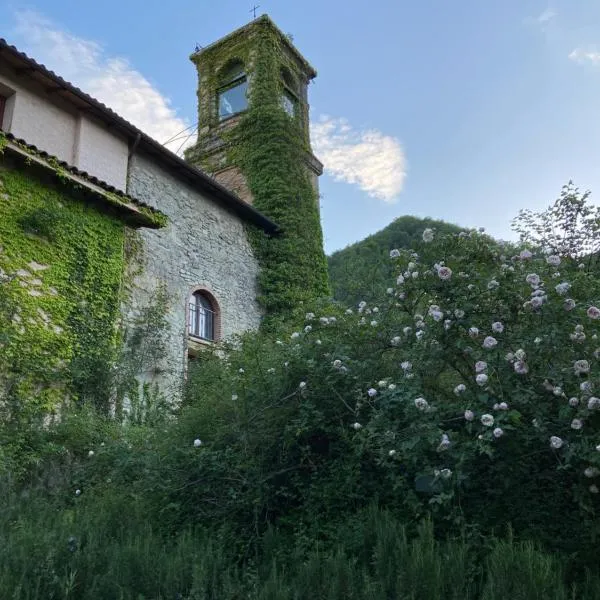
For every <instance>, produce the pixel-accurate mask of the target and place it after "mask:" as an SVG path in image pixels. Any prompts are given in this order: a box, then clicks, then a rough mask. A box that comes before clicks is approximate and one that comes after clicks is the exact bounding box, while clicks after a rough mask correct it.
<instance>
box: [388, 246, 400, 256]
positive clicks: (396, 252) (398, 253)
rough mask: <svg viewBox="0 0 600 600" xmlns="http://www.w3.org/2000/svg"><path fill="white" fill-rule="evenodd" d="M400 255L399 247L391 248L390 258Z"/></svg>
mask: <svg viewBox="0 0 600 600" xmlns="http://www.w3.org/2000/svg"><path fill="white" fill-rule="evenodd" d="M399 256H400V250H398V249H397V248H394V249H393V250H390V258H398V257H399Z"/></svg>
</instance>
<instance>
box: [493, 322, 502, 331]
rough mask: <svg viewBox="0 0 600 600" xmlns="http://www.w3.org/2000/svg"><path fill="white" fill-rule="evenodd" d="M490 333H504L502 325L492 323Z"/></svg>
mask: <svg viewBox="0 0 600 600" xmlns="http://www.w3.org/2000/svg"><path fill="white" fill-rule="evenodd" d="M492 331H493V332H494V333H502V332H503V331H504V325H503V324H502V323H500V321H496V322H495V323H492Z"/></svg>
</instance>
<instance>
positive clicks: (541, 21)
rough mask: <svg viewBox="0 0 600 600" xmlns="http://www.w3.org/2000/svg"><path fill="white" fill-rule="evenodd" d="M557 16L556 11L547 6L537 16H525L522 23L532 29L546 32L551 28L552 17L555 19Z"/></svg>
mask: <svg viewBox="0 0 600 600" xmlns="http://www.w3.org/2000/svg"><path fill="white" fill-rule="evenodd" d="M557 16H558V13H557V12H556V11H555V10H554V9H553V8H547V9H546V10H544V11H542V12H541V13H540V14H539V15H538V16H537V17H525V19H523V24H524V25H527V26H528V27H532V28H534V29H537V30H540V31H542V32H544V33H547V32H548V31H549V30H551V29H552V27H553V24H552V22H553V21H554V19H556V17H557Z"/></svg>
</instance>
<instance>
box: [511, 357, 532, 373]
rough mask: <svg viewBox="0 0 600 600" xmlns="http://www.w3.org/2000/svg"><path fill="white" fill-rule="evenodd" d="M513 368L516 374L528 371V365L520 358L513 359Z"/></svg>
mask: <svg viewBox="0 0 600 600" xmlns="http://www.w3.org/2000/svg"><path fill="white" fill-rule="evenodd" d="M513 368H514V370H515V373H516V374H517V375H526V374H527V373H528V372H529V367H528V366H527V363H525V361H522V360H515V362H514V364H513Z"/></svg>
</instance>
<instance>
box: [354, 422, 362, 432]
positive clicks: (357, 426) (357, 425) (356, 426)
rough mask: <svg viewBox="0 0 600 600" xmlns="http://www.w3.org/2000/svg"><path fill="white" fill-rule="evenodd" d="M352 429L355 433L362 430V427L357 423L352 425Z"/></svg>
mask: <svg viewBox="0 0 600 600" xmlns="http://www.w3.org/2000/svg"><path fill="white" fill-rule="evenodd" d="M352 429H354V430H355V431H358V430H359V429H362V425H361V424H360V423H358V422H356V423H352Z"/></svg>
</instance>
